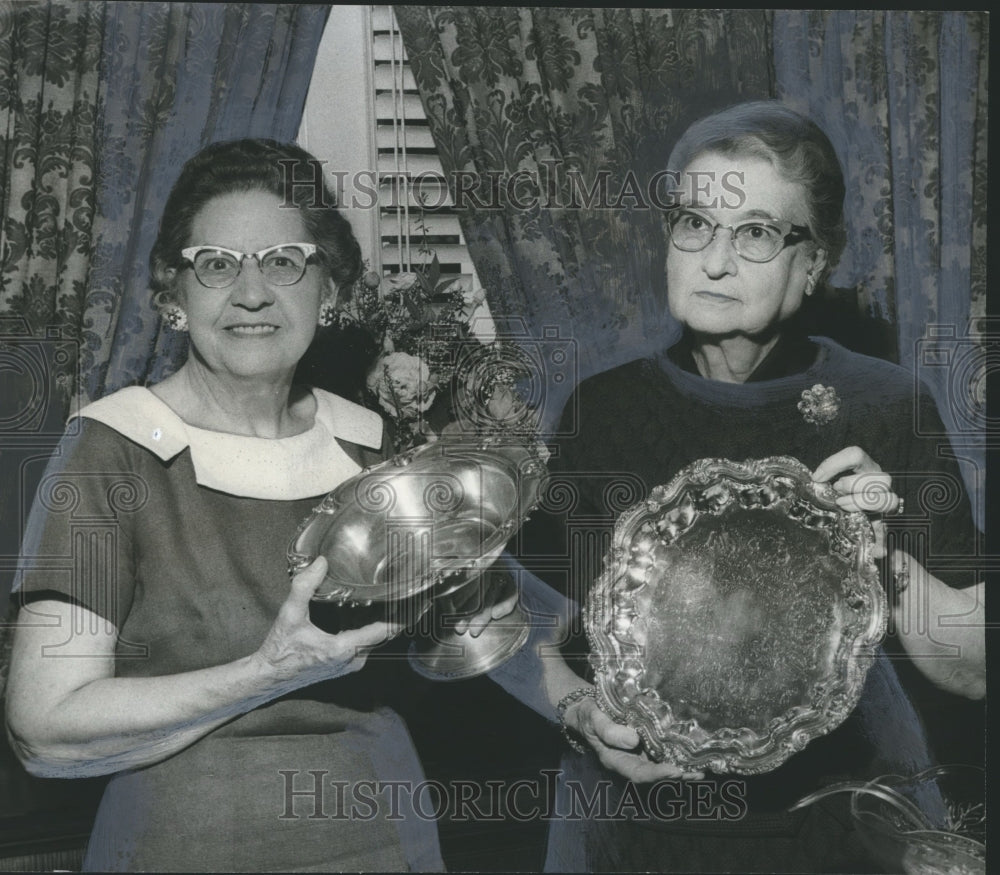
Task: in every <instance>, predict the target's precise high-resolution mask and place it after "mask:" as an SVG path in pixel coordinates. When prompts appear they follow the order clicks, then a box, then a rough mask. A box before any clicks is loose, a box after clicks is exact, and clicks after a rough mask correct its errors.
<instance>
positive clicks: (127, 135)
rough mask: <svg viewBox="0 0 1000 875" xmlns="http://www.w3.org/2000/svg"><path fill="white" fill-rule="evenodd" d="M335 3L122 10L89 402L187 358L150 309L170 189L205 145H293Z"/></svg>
mask: <svg viewBox="0 0 1000 875" xmlns="http://www.w3.org/2000/svg"><path fill="white" fill-rule="evenodd" d="M328 14H329V7H325V6H307V5H301V6H300V5H289V4H251V3H247V4H235V3H229V4H201V3H169V4H168V3H119V4H112V5H111V7H110V8H109V10H108V24H107V28H106V31H105V41H104V50H103V55H102V84H103V86H104V94H105V108H104V113H103V118H102V122H103V127H102V132H101V133H102V150H101V162H100V176H99V179H98V201H97V216H96V220H95V237H96V246H95V249H94V254H93V265H92V272H91V277H90V282H89V286H88V290H87V298H86V307H85V309H84V313H83V326H82V335H81V339H82V341H83V353H82V357H81V359H82V372H83V377H82V383H83V386H82V389H83V392H84V393H85V395H86V396H87V397H89V398H91V399H93V398H98V397H100V396H102V395H105V394H107V393H109V392H112V391H114V390H116V389H118V388H121V387H122V386H126V385H129V384H131V383H135V382H143V381H147V380H148V381H156V380H159V379H162V377H164V376H166V374H167V373H169V372H170V371H171V370H173V369H174V368H176V367H177V365H178V364H179V363H180V361H181V360H182V359H183V357H184V355H185V354H186V336H185V335H183V334H179V333H177V332H171V331H168V330H164V329H163V328H162V326H161V324H160V320H159V318H158V315H157V314H156V312H155V311H154V310H153V309H152V307H151V303H150V294H149V291H148V258H149V252H150V250H151V249H152V245H153V241H154V240H155V238H156V233H157V229H158V222H159V217H160V213H161V211H162V208H163V205H164V203H165V202H166V198H167V194H168V193H169V190H170V186H171V184H172V183H173V181H174V179H176V177H177V174H178V172H179V171H180V168H181V165H182V164H183V163H184V161H186V160H187V159H188V158H190V157H191V156H192V155H193V154H194V153H195V152H197V151H198V150H199V149H200V148H202V147H203V146H206V145H208V144H209V143H212V142H216V141H219V140H228V139H235V138H238V137H247V136H253V137H271V138H274V139H278V140H291V139H294V137H295V134H296V132H297V130H298V126H299V122H300V120H301V116H302V108H303V105H304V103H305V97H306V92H307V90H308V86H309V80H310V77H311V75H312V69H313V65H314V63H315V58H316V51H317V49H318V47H319V41H320V38H321V36H322V33H323V27H324V24H325V22H326V18H327V15H328Z"/></svg>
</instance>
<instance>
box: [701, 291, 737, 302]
mask: <svg viewBox="0 0 1000 875" xmlns="http://www.w3.org/2000/svg"><path fill="white" fill-rule="evenodd" d="M694 294H695V297H697V298H702V299H703V300H706V301H716V302H717V303H720V304H728V303H733V302H735V301H738V300H739V299H738V298H734V297H733V296H732V295H724V294H722V292H708V291H704V290H702V291H697V292H695V293H694Z"/></svg>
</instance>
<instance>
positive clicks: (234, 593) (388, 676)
mask: <svg viewBox="0 0 1000 875" xmlns="http://www.w3.org/2000/svg"><path fill="white" fill-rule="evenodd" d="M313 394H314V397H315V398H316V402H317V411H316V417H315V422H314V424H313V426H312V428H310V429H309V430H308V431H306V432H304V433H302V434H299V435H295V436H293V437H290V438H280V439H273V440H272V439H263V438H253V437H243V436H238V435H231V434H224V433H220V432H212V431H207V430H204V429H199V428H194V427H192V426H189V425H187V424H186V423H185V422H184V421H183V420H181V419H180V418H179V417H178V416H177V415H176V414H175V413H174V412H173V411H172V410H171V408H170V407H168V406H167V405H165V404H164V403H163V402H162V401H160V400H159V399H158V398H157V397H156V396H155V395H154V394H153V393H152V392H150V391H149V390H147V389H143V388H138V387H132V388H128V389H124V390H121V391H120V392H117V393H115V394H114V395H111V396H108V397H107V398H105V399H102V400H100V401H98V402H96V403H95V404H92V405H90V406H88V407H86V408H84V409H83V410H82V411H81V412H80V414H79V416H78V418H76V419H74V420H72V421H71V423H70V428H69V431H68V433H67V436H66V437H65V438H64V439H63V441H62V443H61V445H60V447H59V449H58V450H57V453H56V455H55V457H54V458H53V460H52V462H51V463H50V465H49V468H48V470H47V472H46V474H45V475H44V477H43V479H42V482H41V484H40V486H39V490H38V495H37V497H36V501H35V506H34V508H33V510H32V515H31V518H30V520H29V525H28V531H27V536H26V538H25V544H24V550H23V557H22V572H21V575H20V577H19V581H18V586H19V589H20V592H21V597H22V599H23V603H24V604H25V606H26V610H27V611H28V612H29V613H28V614H22V616H29V617H30V616H32V614H31V613H30V612H34V614H33V619H34V620H36V621H37V622H45V621H46V620H45V617H44V616H42V615H40V614H39V613H38V606H37V602H38V601H39V600H40V599H45V598H60V599H63V600H70V601H72V602H75V603H78V604H81V605H83V606H84V607H86V608H88V609H89V610H90V611H92V612H93V613H94V614H96V615H97V616H98V617H99V618H100V621H101V622H106V623H108V624H111V625H112V626H113V627H114V628H115V629H116V630H117V632H118V639H117V646H116V660H115V672H116V674H117V675H118V676H120V677H140V676H158V675H169V674H175V673H178V672H185V671H193V670H196V669H200V668H205V667H209V666H214V665H219V664H222V663H226V662H230V661H232V660H236V659H239V658H241V657H245V656H247V655H249V654H251V653H252V652H253V651H254V650H255V649H256V648H257V647H258V646H259V644H260V643H261V642H262V641H263V639H264V637H265V635H266V633H267V631H268V629H269V628H270V626H271V624H272V622H273V620H274V618H275V616H276V615H277V612H278V609H279V607H280V605H281V604H282V602H283V601H284V599H285V598H286V596H287V593H288V572H287V560H286V553H287V549H288V546H289V543H290V542H291V539H292V537H293V536H294V535H295V532H296V530H297V528H298V526H299V525H300V523H301V522H302V520H303V519H304V518H305V517H306V516H308V514H309V513H310V511H311V510H312V508H313V507H314V506H315V505H316V504H317V503H318V500H319V499H320V498H321V497H322V496H323V495H325V494H326V493H327V492H328V491H330V490H331V489H333V488H334V487H336V486H337V485H338V484H340V483H341V482H343V481H344V480H345V479H347V478H349V477H351V476H352V475H354V474H356V473H357V472H358V471H360V470H361V467H362V465H363V464H366V463H369V462H371V461H375V460H377V459H378V458H379V457H380V454H379V453H378V448H379V447H380V445H381V443H382V422H381V420H380V418H379V417H378V416H377V415H376V414H374V413H372V412H371V411H368V410H366V409H364V408H362V407H360V406H358V405H355V404H353V403H351V402H349V401H346V400H344V399H342V398H339V397H337V396H335V395H331V394H329V393H326V392H321V391H319V390H314V392H313ZM75 634H77V632H76V630H73V629H67V630H66V638H65V641H64V643H63V644H62V645H60V646H59V647H58V648H56V650H57V651H58V652H57V653H56V654H54V655H57V656H63V657H66V658H72V657H73V656H74V649H75V648H74V635H75ZM380 657H381V658H380ZM406 682H407V671H406V667H405V663H404V662H403V661H402V659H401V658H400V653H399V652H398V648H397V650H396V651H393V649H392V647H391V646H390V647H388V648H387V649H386V652H385V653H382V652H380V651H376V653H375V654H374V655H373V657H372V658H371V659H369V662H368V664H367V665H366V667H365V668H364V669H363V670H362V671H361V672H359V673H356V674H353V675H349V676H346V677H342V678H336V679H333V680H331V681H326V682H323V683H320V684H316V685H313V686H310V687H308V688H305V689H302V690H299V691H296V692H295V693H293V694H290V695H287V696H285V697H283V698H280V699H278V700H275V701H272V702H270V703H267V704H265V705H263V706H261V707H259V708H256V709H254V710H253V711H250V712H248V713H247V714H244V715H242V716H240V717H237V718H235V719H233V720H232V721H230V722H228V723H226V724H224V725H223V726H221V727H219V728H218V729H216V730H215V731H213V732H211V733H210V734H209V735H207V736H205V737H204V738H202V739H201V740H199V741H198V742H196V743H194V744H193V745H191V746H189V747H188V748H186V749H184V750H182V751H181V752H179V753H177V754H174V755H173V756H171V757H169V758H168V759H166V760H164V761H162V762H159V763H156V764H154V765H151V766H148V767H145V768H139V769H132V770H127V771H122V772H118V773H116V774H114V775H113V776H112V777H111V779H110V781H109V783H108V785H107V789H106V791H105V793H104V796H103V798H102V801H101V804H100V807H99V810H98V813H97V818H96V823H95V826H94V830H93V833H92V835H91V839H90V843H89V846H88V850H87V854H86V858H85V861H84V865H85V868H86V869H88V870H101V871H149V870H159V871H165V870H170V871H275V870H280V871H351V870H353V871H358V870H381V871H386V870H394V871H405V870H407V869H409V870H420V871H440V870H442V869H443V863H442V860H441V856H440V850H439V847H438V841H437V833H436V828H435V825H434V824H433V823H431V822H427V820H426V819H421V818H419V817H414V816H413V811H412V810H411V809H410V808H409V798H410V797H409V796H408V795H407V794H406V793H405V792H401V790H400V788H405V787H410V788H412V787H413V786H414V785H415V784H419V782H420V781H421V780H422V773H421V770H420V765H419V762H418V760H417V757H416V753H415V751H414V748H413V745H412V742H411V741H410V738H409V735H408V733H407V731H406V728H405V726H404V724H403V722H402V720H401V719H400V718H399V717H398V716H397V715H396V713H395V712H394V711H393V710H392V709H391V708H390V707H389V705H388V704H387V703H388V702H391V701H392V698H393V696H394V695H396V694H397V693H399V692H400V691H401V690H402V689H404V688H405V686H406Z"/></svg>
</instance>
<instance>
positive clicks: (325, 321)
mask: <svg viewBox="0 0 1000 875" xmlns="http://www.w3.org/2000/svg"><path fill="white" fill-rule="evenodd" d="M336 318H337V308H336V307H335V306H334V305H333V302H332V301H324V302H323V303H322V304H321V305H320V308H319V319H317V320H316V321H317V322H318V323H319V324H320V326H321V327H323V328H326V327H328V326H330V325H333V323H334V321H335V320H336Z"/></svg>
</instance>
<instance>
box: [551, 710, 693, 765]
mask: <svg viewBox="0 0 1000 875" xmlns="http://www.w3.org/2000/svg"><path fill="white" fill-rule="evenodd" d="M563 720H564V721H565V723H566V726H567V727H568V728H569V729H571V730H573V731H574V732H575V733H576V734H577V735H579V736H581V737H582V738H583V740H584V741H585V742H586V743H587V744H588V745H590V746H591V747H592V748H593V749H594V752H595V753H596V754H597V758H598V759H599V760H600V761H601V765H602V766H604V767H605V768H607V769H610V770H611V771H613V772H617V773H618V774H619V775H621V776H622V777H623V778H627V779H628V780H630V781H635V782H636V783H652V782H654V781H662V780H676V779H677V778H681V779H683V780H686V781H697V780H700V779H701V778H704V777H705V776H704V773H702V772H697V771H690V770H685V769H683V768H681V767H680V766H677V765H674V764H673V763H668V762H663V763H657V762H654V761H653V760H651V759H650V758H649V757H648V756H647V755H646V754H645V753H644V752H643V750H642V748H641V746H640V742H641V739H640V738H639V733H638V732H636V731H635V730H634V729H633V728H632V727H631V726H624V725H622V724H621V723H616V722H615V721H614V720H612V719H611V718H610V717H609V716H608V715H607V714H605V713H604V712H603V711H602V710H601V709H600V707H599V706H598V704H597V702H596V701H594V698H593V696H584V697H583V698H582V699H580V700H579V701H577V702H574V703H573V704H571V705H570V706H569V707H568V708H566V711H565V713H564V714H563Z"/></svg>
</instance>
